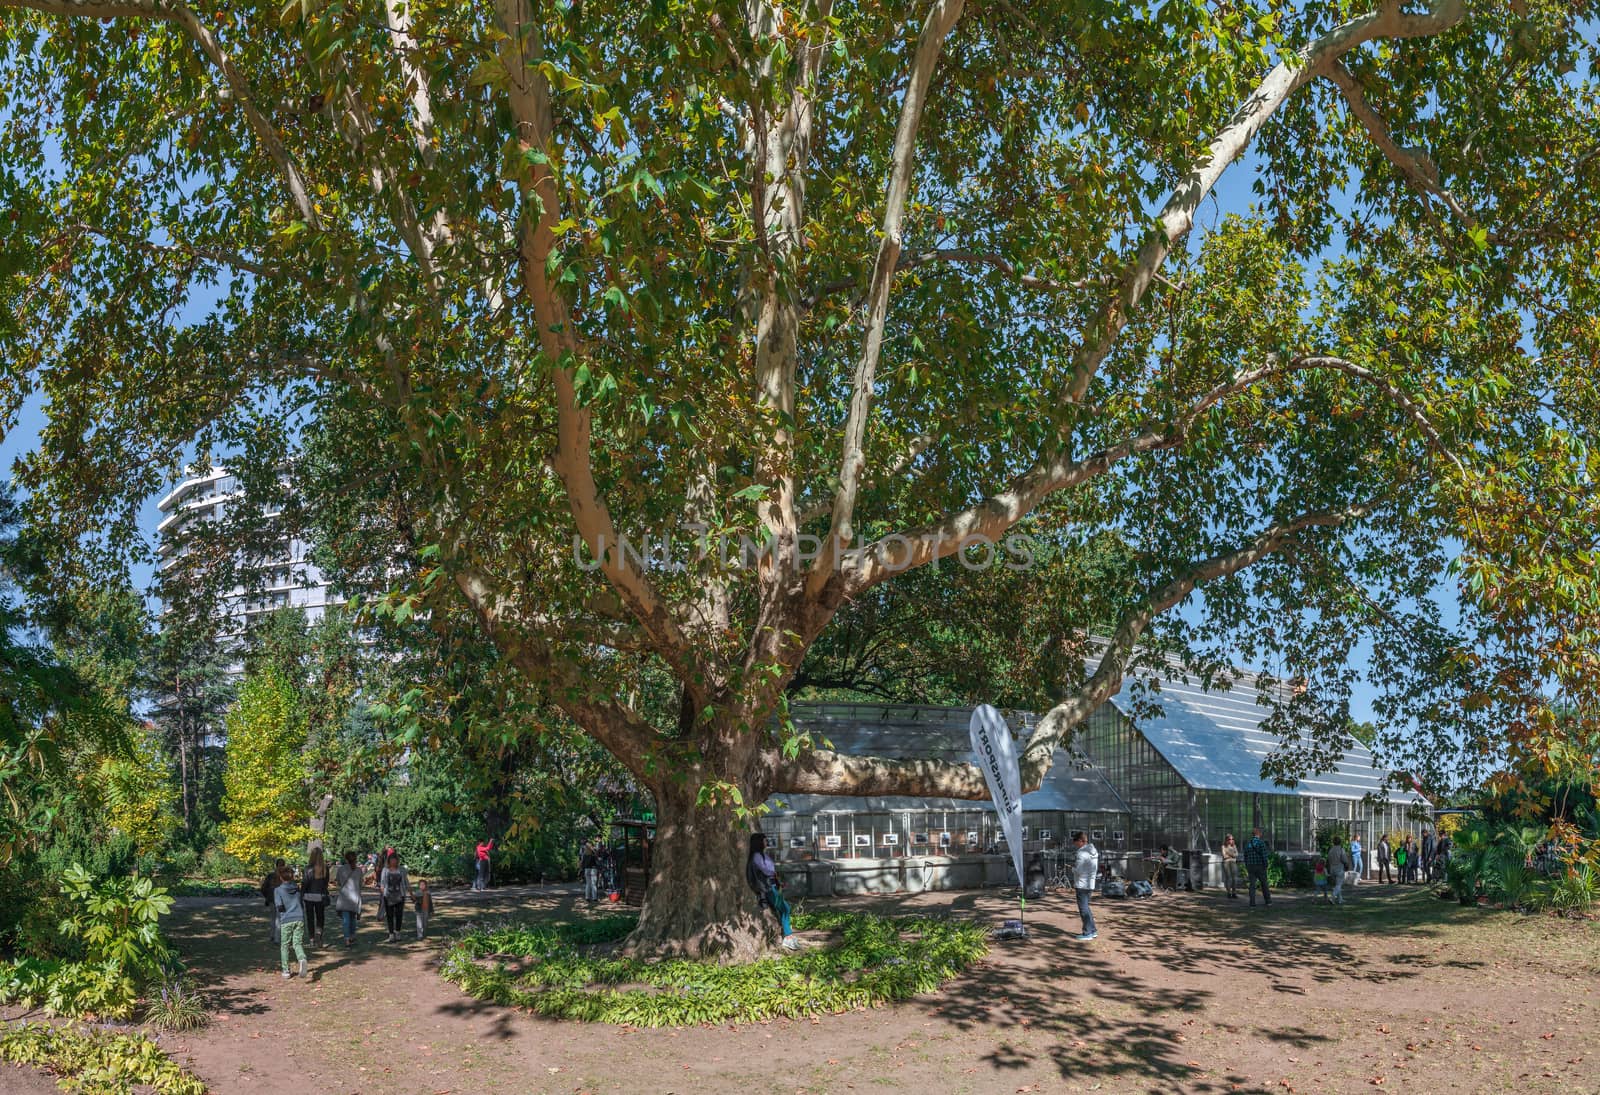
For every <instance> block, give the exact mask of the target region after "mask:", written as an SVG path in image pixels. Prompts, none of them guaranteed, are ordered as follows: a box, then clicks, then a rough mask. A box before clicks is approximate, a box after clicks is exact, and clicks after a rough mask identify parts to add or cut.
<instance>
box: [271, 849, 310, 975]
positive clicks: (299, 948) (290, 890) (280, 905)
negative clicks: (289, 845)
mask: <svg viewBox="0 0 1600 1095" xmlns="http://www.w3.org/2000/svg"><path fill="white" fill-rule="evenodd" d="M278 879H279V882H278V888H277V889H276V890H274V891H273V893H272V899H273V905H274V907H275V908H276V909H277V914H278V932H279V936H280V939H279V943H278V958H279V960H280V961H281V963H282V964H283V979H284V980H285V981H287V980H288V979H289V951H290V950H291V949H293V951H294V956H295V957H296V958H298V959H299V960H300V976H301V977H304V976H305V975H306V948H305V943H304V940H305V937H306V911H305V906H304V905H303V904H302V903H301V901H300V887H299V886H298V885H296V884H295V881H294V868H293V867H282V868H280V869H279V871H278Z"/></svg>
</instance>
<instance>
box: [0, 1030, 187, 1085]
mask: <svg viewBox="0 0 1600 1095" xmlns="http://www.w3.org/2000/svg"><path fill="white" fill-rule="evenodd" d="M0 1060H5V1061H10V1062H11V1063H12V1064H17V1065H28V1066H30V1067H32V1068H36V1069H39V1070H41V1071H43V1072H46V1073H49V1074H50V1075H52V1076H54V1077H55V1078H56V1086H57V1087H59V1088H60V1089H61V1090H62V1091H70V1092H81V1093H82V1095H132V1093H133V1092H134V1091H136V1090H137V1091H153V1092H155V1093H156V1095H205V1092H206V1085H205V1084H204V1083H203V1082H202V1081H201V1080H200V1078H199V1077H198V1076H196V1075H195V1074H194V1073H192V1072H189V1071H187V1070H186V1069H184V1068H183V1067H182V1066H181V1065H179V1064H178V1063H177V1062H176V1061H174V1060H173V1059H172V1058H171V1057H168V1056H167V1055H166V1053H165V1052H164V1051H163V1050H162V1049H161V1047H160V1046H158V1045H156V1044H155V1043H154V1042H152V1041H151V1040H150V1039H149V1038H147V1037H145V1036H144V1035H143V1034H114V1033H112V1032H110V1031H107V1030H87V1031H85V1030H78V1029H76V1028H74V1027H71V1026H66V1027H52V1026H50V1025H48V1024H46V1023H24V1024H23V1025H22V1026H19V1027H12V1028H10V1029H9V1030H7V1031H6V1032H5V1033H4V1034H3V1035H0Z"/></svg>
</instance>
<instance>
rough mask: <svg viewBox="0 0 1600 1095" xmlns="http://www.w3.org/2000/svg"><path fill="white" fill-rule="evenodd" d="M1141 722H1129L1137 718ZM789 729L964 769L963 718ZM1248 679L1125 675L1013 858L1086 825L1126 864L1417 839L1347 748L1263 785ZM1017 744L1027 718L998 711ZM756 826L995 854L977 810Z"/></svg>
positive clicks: (889, 812) (775, 806)
mask: <svg viewBox="0 0 1600 1095" xmlns="http://www.w3.org/2000/svg"><path fill="white" fill-rule="evenodd" d="M1136 712H1137V715H1136V714H1135V713H1136ZM791 714H792V717H793V719H794V722H795V726H796V728H797V729H799V730H801V731H804V732H808V733H810V734H811V735H812V737H813V738H814V739H817V740H823V739H826V740H827V741H829V742H831V743H832V745H833V747H834V748H835V749H838V750H840V751H843V752H847V753H853V754H870V755H877V756H886V757H897V758H915V757H940V758H944V759H948V760H970V759H972V754H971V750H970V745H969V738H968V720H969V718H970V717H971V708H965V707H929V706H915V705H879V704H803V703H800V704H794V705H793V706H792V708H791ZM1270 714H1271V708H1270V707H1268V706H1266V705H1264V704H1262V703H1260V702H1258V685H1257V680H1256V678H1254V677H1252V676H1249V675H1246V674H1239V675H1238V676H1237V677H1236V679H1235V682H1234V685H1233V687H1232V688H1231V689H1229V690H1226V691H1207V690H1206V689H1204V688H1203V687H1201V686H1200V684H1199V682H1198V681H1197V680H1195V679H1194V678H1192V677H1189V676H1187V675H1185V674H1183V673H1182V672H1181V671H1179V670H1177V669H1176V668H1173V669H1171V670H1169V672H1168V673H1167V674H1166V675H1164V676H1163V677H1162V679H1161V680H1160V681H1159V682H1157V681H1154V680H1152V679H1149V678H1130V679H1129V680H1128V681H1126V682H1124V684H1123V687H1122V689H1121V690H1120V691H1119V692H1118V694H1117V695H1116V696H1115V697H1113V699H1112V700H1111V701H1110V702H1109V703H1106V704H1103V705H1101V707H1100V708H1099V709H1098V710H1096V711H1095V713H1094V714H1093V715H1092V716H1090V718H1089V720H1088V721H1087V722H1086V723H1085V724H1084V725H1083V726H1082V727H1081V728H1080V729H1079V730H1078V732H1077V734H1076V735H1075V736H1074V738H1073V739H1072V741H1071V742H1070V743H1069V747H1067V748H1063V749H1058V750H1057V751H1056V755H1055V762H1054V764H1053V765H1052V766H1051V769H1050V772H1049V774H1048V775H1047V776H1046V777H1045V781H1044V784H1043V786H1041V787H1040V788H1039V789H1038V790H1036V791H1033V792H1031V793H1030V794H1027V795H1024V796H1023V799H1022V805H1023V825H1024V829H1023V850H1024V851H1025V852H1029V853H1031V852H1034V851H1041V850H1049V849H1052V848H1059V847H1062V846H1064V845H1065V844H1066V842H1067V839H1068V837H1069V836H1070V834H1071V833H1072V831H1073V830H1076V829H1082V830H1084V831H1085V832H1087V833H1088V834H1089V835H1090V838H1091V839H1092V840H1093V841H1094V842H1095V844H1097V845H1098V846H1099V847H1100V848H1101V849H1102V851H1103V852H1108V853H1112V854H1113V855H1115V854H1118V853H1128V854H1130V855H1131V856H1132V857H1137V856H1138V855H1139V854H1141V853H1145V852H1149V851H1152V850H1154V849H1155V848H1158V847H1160V846H1162V845H1167V846H1170V847H1174V848H1178V849H1181V850H1185V851H1192V852H1196V853H1216V852H1217V850H1218V849H1219V848H1220V846H1221V844H1222V841H1223V838H1224V837H1225V836H1226V835H1227V834H1228V833H1232V834H1234V835H1235V837H1236V838H1237V839H1238V840H1239V842H1240V843H1241V844H1242V843H1243V842H1244V840H1245V839H1246V838H1247V837H1248V836H1249V833H1250V830H1251V828H1252V827H1253V826H1256V825H1259V826H1261V828H1262V830H1263V833H1264V835H1265V836H1266V838H1267V840H1268V842H1269V843H1270V844H1271V846H1272V848H1273V849H1274V850H1275V851H1280V852H1286V853H1290V854H1293V853H1296V852H1302V851H1306V850H1308V849H1312V848H1314V847H1315V846H1316V833H1317V829H1318V828H1319V827H1320V826H1324V825H1328V824H1331V823H1336V822H1337V823H1341V824H1343V825H1345V826H1347V827H1348V829H1349V831H1350V832H1351V833H1352V834H1353V835H1355V836H1359V837H1360V838H1361V839H1362V841H1363V842H1364V843H1365V844H1366V845H1367V846H1368V847H1374V846H1375V845H1376V841H1377V838H1378V837H1379V836H1380V835H1381V834H1383V833H1390V832H1395V831H1414V832H1420V831H1421V829H1422V828H1423V827H1424V825H1425V824H1426V812H1425V811H1426V806H1427V804H1426V802H1425V801H1424V800H1423V799H1422V798H1421V797H1420V796H1418V795H1416V794H1412V793H1409V792H1407V793H1397V792H1394V791H1389V792H1387V794H1386V793H1385V791H1384V788H1385V785H1386V781H1387V780H1388V777H1389V773H1388V772H1386V771H1383V770H1380V769H1378V768H1376V767H1374V762H1373V757H1372V754H1371V752H1370V751H1369V750H1367V749H1366V747H1364V746H1362V745H1360V744H1353V745H1351V746H1350V748H1349V749H1347V750H1346V752H1345V754H1344V756H1343V757H1342V758H1341V759H1340V760H1339V762H1338V764H1337V765H1336V766H1335V767H1334V769H1333V770H1332V771H1330V772H1327V773H1324V774H1321V775H1316V776H1311V777H1307V778H1305V779H1302V780H1300V781H1299V783H1298V784H1297V785H1296V786H1293V787H1286V786H1282V785H1280V784H1277V783H1274V782H1273V781H1271V780H1270V779H1265V778H1263V777H1262V775H1261V770H1262V762H1263V760H1265V759H1266V758H1267V756H1268V754H1269V753H1270V752H1271V751H1272V750H1273V749H1275V748H1276V747H1277V746H1278V740H1277V738H1276V737H1275V736H1274V735H1273V734H1272V733H1271V731H1269V730H1268V729H1266V728H1265V726H1264V725H1263V724H1264V723H1265V721H1266V719H1267V717H1268V716H1269V715H1270ZM1007 717H1008V719H1009V721H1010V723H1011V727H1012V730H1013V732H1014V733H1015V734H1017V735H1018V737H1019V738H1023V739H1025V738H1026V737H1027V735H1028V734H1029V733H1031V732H1032V729H1033V723H1034V718H1035V716H1033V715H1031V714H1028V713H1016V712H1012V713H1008V716H1007ZM767 805H768V808H769V813H768V815H767V817H766V819H765V820H764V821H763V824H762V828H763V829H764V830H765V831H766V832H767V833H768V835H769V836H772V837H774V838H775V840H776V843H777V844H778V846H779V847H780V848H781V849H782V850H783V852H784V856H785V858H787V859H790V860H797V859H807V860H810V859H817V860H834V859H869V858H892V857H897V856H939V855H964V854H972V853H993V852H996V851H1000V850H1003V846H1004V839H1005V838H1004V836H1003V835H1002V834H1001V833H1000V832H999V829H998V826H997V824H996V814H995V812H994V808H993V806H992V804H991V803H989V802H988V801H977V802H973V801H962V800H957V799H935V798H845V797H834V796H823V795H779V796H774V797H773V798H772V799H770V800H769V801H768V803H767Z"/></svg>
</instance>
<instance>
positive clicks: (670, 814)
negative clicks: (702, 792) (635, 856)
mask: <svg viewBox="0 0 1600 1095" xmlns="http://www.w3.org/2000/svg"><path fill="white" fill-rule="evenodd" d="M686 782H689V781H686ZM745 794H746V798H745V801H746V802H747V803H753V802H758V801H760V798H759V797H756V798H752V797H750V796H751V794H752V792H749V791H746V792H745ZM694 799H695V788H693V787H686V788H670V787H669V788H664V789H660V790H657V792H656V836H655V842H654V845H653V847H652V848H651V860H650V886H649V889H648V890H647V891H646V892H645V898H644V909H643V911H642V912H641V913H640V915H639V927H638V928H637V929H636V930H635V931H634V933H633V934H632V935H631V936H629V937H628V942H627V950H628V952H629V953H630V954H636V955H640V956H647V957H663V958H665V957H691V958H716V959H718V960H721V961H724V962H744V961H749V960H750V959H752V958H756V957H758V956H760V955H761V954H763V953H765V952H766V951H768V950H770V949H771V948H772V947H773V946H775V945H776V944H777V942H778V922H777V919H776V918H775V917H773V915H772V914H771V913H770V912H768V911H767V910H765V909H762V908H760V907H759V906H758V905H757V904H756V897H755V894H753V893H752V892H751V891H750V887H749V886H748V885H746V884H745V878H744V863H745V856H746V848H747V845H748V841H749V835H750V830H749V829H748V828H745V827H744V826H743V825H741V824H740V822H739V820H738V818H736V817H735V816H734V813H733V811H732V809H731V808H728V807H723V806H716V807H712V806H707V807H700V808H698V809H697V808H696V807H695V805H694Z"/></svg>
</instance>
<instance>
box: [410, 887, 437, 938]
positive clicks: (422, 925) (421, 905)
mask: <svg viewBox="0 0 1600 1095" xmlns="http://www.w3.org/2000/svg"><path fill="white" fill-rule="evenodd" d="M412 907H413V908H414V909H415V911H416V914H417V938H418V939H419V940H420V939H422V937H423V936H425V935H427V934H428V920H429V919H430V918H431V917H432V916H433V895H432V894H431V893H429V892H428V883H427V880H426V879H424V880H423V881H421V882H418V883H417V896H416V900H415V901H413V902H412Z"/></svg>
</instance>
